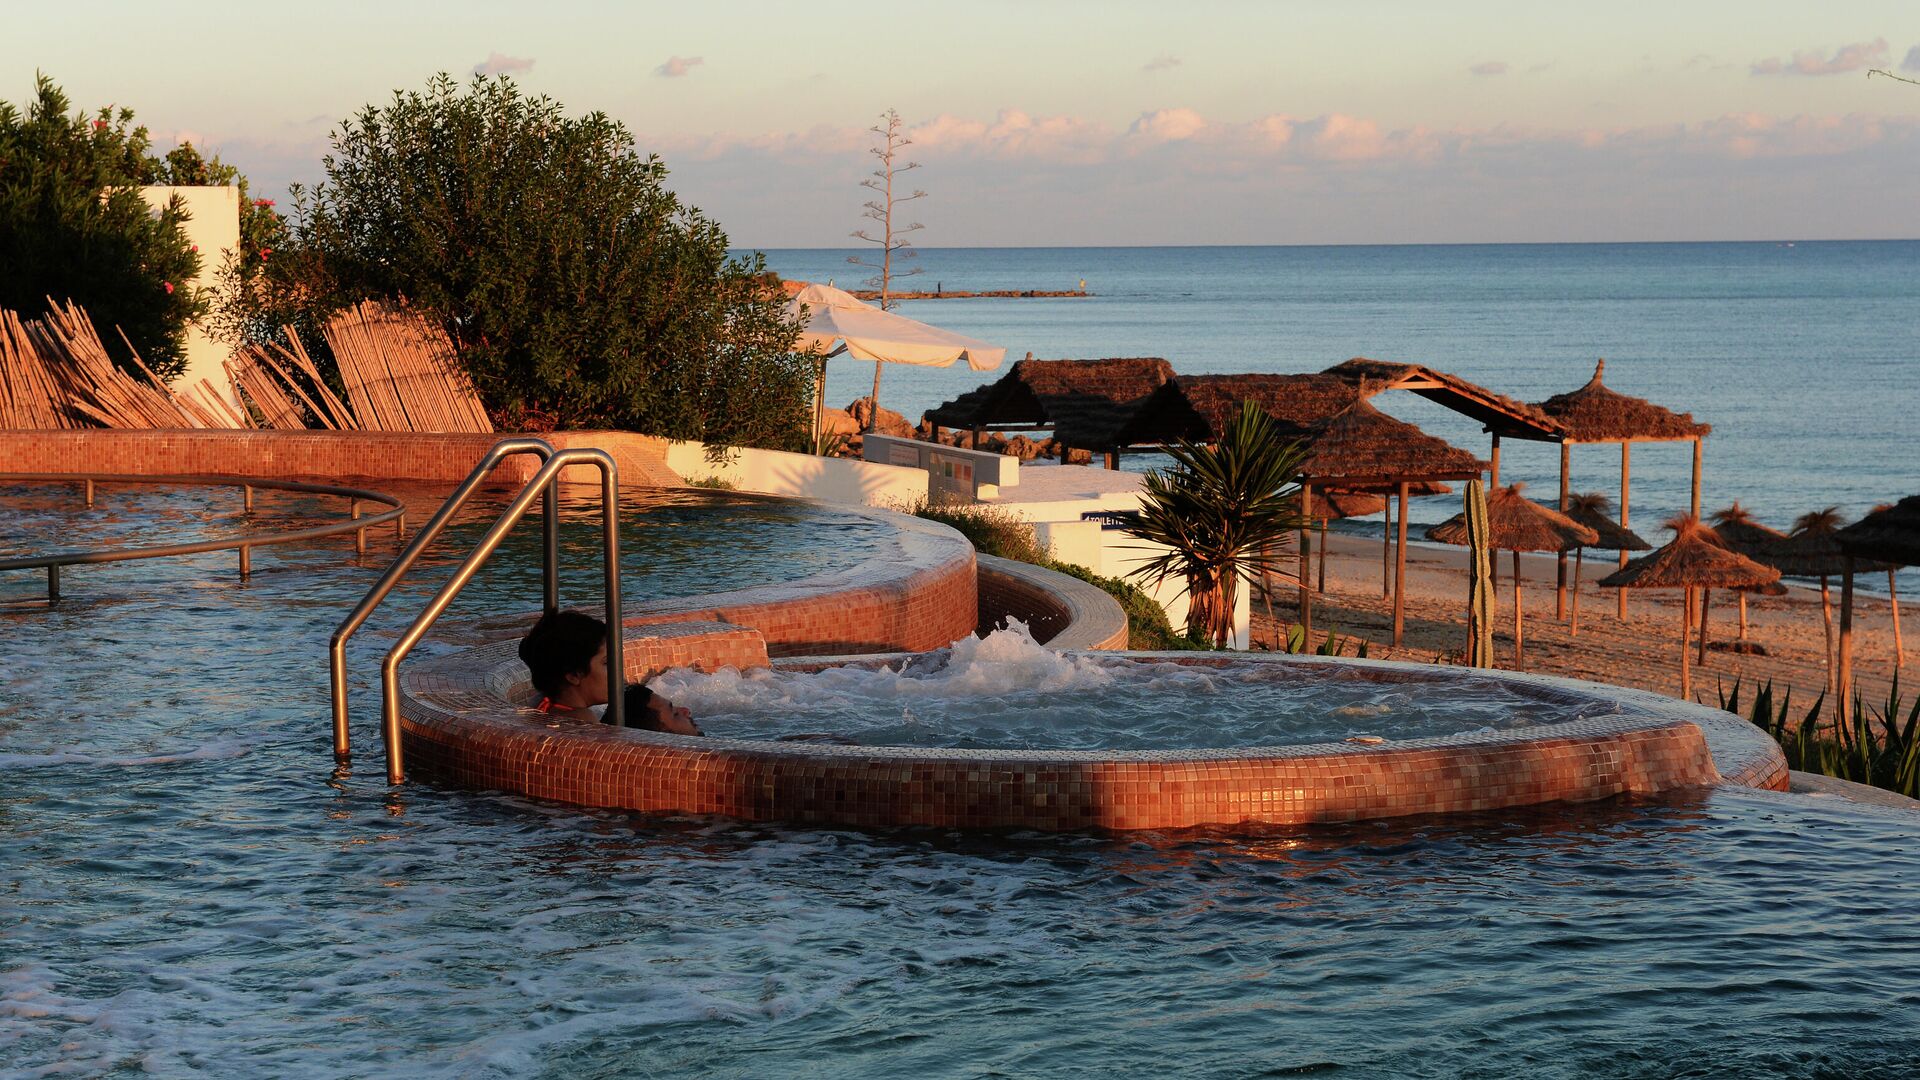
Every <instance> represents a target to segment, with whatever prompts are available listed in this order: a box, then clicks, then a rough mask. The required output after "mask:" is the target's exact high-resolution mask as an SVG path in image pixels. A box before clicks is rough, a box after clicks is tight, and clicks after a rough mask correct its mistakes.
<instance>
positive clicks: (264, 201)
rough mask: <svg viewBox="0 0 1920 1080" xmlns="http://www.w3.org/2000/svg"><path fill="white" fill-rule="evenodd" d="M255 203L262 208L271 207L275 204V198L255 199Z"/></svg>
mask: <svg viewBox="0 0 1920 1080" xmlns="http://www.w3.org/2000/svg"><path fill="white" fill-rule="evenodd" d="M253 205H255V206H258V207H260V208H261V209H262V210H264V209H266V208H267V207H270V206H272V205H273V200H272V199H255V200H253Z"/></svg>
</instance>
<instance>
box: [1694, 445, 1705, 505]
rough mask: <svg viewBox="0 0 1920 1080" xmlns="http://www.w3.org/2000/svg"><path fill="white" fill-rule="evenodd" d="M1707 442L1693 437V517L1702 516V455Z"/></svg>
mask: <svg viewBox="0 0 1920 1080" xmlns="http://www.w3.org/2000/svg"><path fill="white" fill-rule="evenodd" d="M1705 446H1706V442H1705V441H1704V440H1702V439H1701V438H1700V437H1699V436H1698V435H1696V436H1694V437H1693V510H1692V513H1693V516H1694V517H1696V518H1698V517H1699V516H1700V454H1701V450H1702V448H1704V447H1705Z"/></svg>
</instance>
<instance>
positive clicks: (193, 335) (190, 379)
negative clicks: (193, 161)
mask: <svg viewBox="0 0 1920 1080" xmlns="http://www.w3.org/2000/svg"><path fill="white" fill-rule="evenodd" d="M175 195H178V196H180V201H181V202H182V203H184V204H185V206H186V210H187V214H188V218H187V220H186V221H185V222H183V223H182V224H181V228H182V230H183V231H185V232H186V234H187V242H188V243H190V244H192V245H194V246H195V247H197V248H199V249H200V273H199V274H198V275H197V276H195V277H194V279H193V281H192V282H191V284H192V285H193V286H194V287H196V288H200V289H211V288H212V287H213V285H214V282H215V280H216V279H217V278H218V277H219V275H220V267H221V265H222V264H223V263H225V262H226V260H227V255H228V253H230V252H231V251H233V249H235V248H237V247H239V246H240V189H239V188H235V187H167V186H164V185H159V184H155V185H151V186H148V187H143V188H141V189H140V197H141V198H143V199H145V200H146V201H147V205H148V206H151V207H153V208H154V210H155V211H156V212H158V211H159V210H161V209H162V208H164V207H165V206H166V205H167V201H168V200H169V199H171V198H172V197H173V196H175ZM178 284H179V283H177V282H176V285H178ZM227 356H228V350H227V348H226V346H224V345H221V344H219V343H218V342H216V341H214V340H213V339H212V338H211V337H208V336H207V333H206V331H204V330H202V329H201V328H200V327H199V326H198V325H197V324H196V325H192V326H189V327H187V370H186V373H185V374H184V375H182V376H180V377H179V378H177V379H175V380H173V383H172V389H173V391H174V392H175V393H189V392H197V390H198V387H199V385H200V380H201V379H205V380H207V381H208V382H210V383H212V384H213V385H214V387H215V389H217V390H219V391H220V395H221V397H223V398H225V399H227V400H228V401H232V398H233V391H232V389H231V388H230V387H229V386H228V385H227V372H226V369H225V368H224V367H222V366H221V364H222V363H223V362H224V361H225V360H226V359H227Z"/></svg>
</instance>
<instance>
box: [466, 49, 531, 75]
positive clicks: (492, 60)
mask: <svg viewBox="0 0 1920 1080" xmlns="http://www.w3.org/2000/svg"><path fill="white" fill-rule="evenodd" d="M532 69H533V60H532V59H531V58H528V57H520V56H508V55H507V54H506V53H499V52H496V53H488V54H487V58H486V59H485V60H482V61H480V62H479V63H477V64H475V65H473V73H474V74H475V75H513V74H518V73H519V72H522V71H531V70H532Z"/></svg>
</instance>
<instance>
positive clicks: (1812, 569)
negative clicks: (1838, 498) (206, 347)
mask: <svg viewBox="0 0 1920 1080" xmlns="http://www.w3.org/2000/svg"><path fill="white" fill-rule="evenodd" d="M1839 531H1840V508H1839V507H1837V506H1829V507H1827V508H1826V509H1824V510H1814V511H1810V512H1808V513H1805V514H1802V515H1800V517H1799V519H1798V520H1796V521H1795V522H1794V523H1793V531H1792V532H1791V533H1788V534H1787V537H1786V539H1784V540H1780V541H1777V542H1775V543H1773V544H1772V545H1770V546H1768V547H1767V548H1765V549H1763V550H1761V551H1759V552H1757V553H1756V554H1755V555H1754V558H1756V559H1758V560H1760V561H1761V562H1763V563H1766V564H1767V565H1768V566H1771V567H1773V568H1774V569H1776V570H1779V571H1780V572H1781V573H1783V574H1790V575H1792V576H1794V577H1833V576H1838V575H1839V574H1841V573H1844V572H1845V570H1846V553H1845V552H1844V551H1842V550H1841V549H1840V541H1839V539H1838V536H1839ZM1853 568H1854V570H1855V571H1857V572H1859V573H1863V574H1864V573H1870V572H1874V571H1880V570H1885V569H1887V564H1885V563H1879V562H1872V561H1869V560H1867V559H1859V558H1856V559H1855V560H1854V564H1853Z"/></svg>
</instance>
